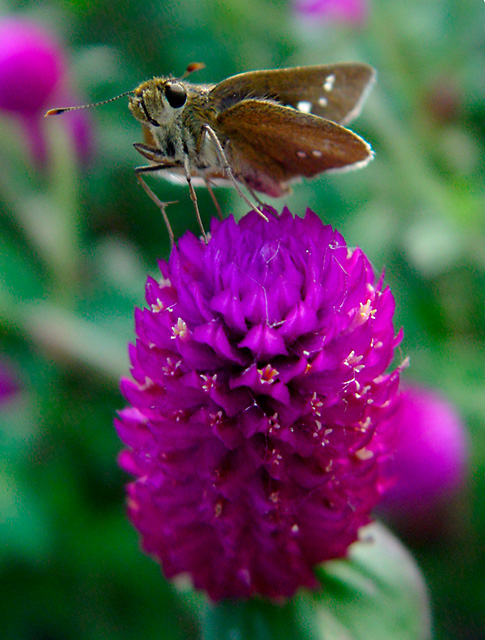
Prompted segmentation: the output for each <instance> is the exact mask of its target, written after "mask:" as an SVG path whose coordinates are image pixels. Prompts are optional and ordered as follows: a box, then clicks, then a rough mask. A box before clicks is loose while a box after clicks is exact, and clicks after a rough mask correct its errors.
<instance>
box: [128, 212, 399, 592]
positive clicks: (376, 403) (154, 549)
mask: <svg viewBox="0 0 485 640" xmlns="http://www.w3.org/2000/svg"><path fill="white" fill-rule="evenodd" d="M267 213H268V215H269V217H270V220H269V222H265V221H264V220H263V219H262V218H261V217H260V216H259V215H257V213H256V212H254V211H252V212H251V213H249V214H248V215H247V216H246V217H244V218H243V219H242V220H241V221H240V222H239V224H236V222H235V221H234V220H233V219H232V218H228V219H226V220H224V221H223V222H218V221H217V222H216V221H215V222H213V225H212V234H211V239H210V241H209V242H208V244H207V245H206V244H204V243H203V242H201V241H200V240H199V239H197V238H196V237H194V236H193V235H192V234H190V233H186V234H185V235H184V236H183V238H182V239H181V240H180V241H179V243H178V247H175V248H174V249H173V251H172V254H171V256H170V259H169V261H168V263H166V262H164V261H162V262H160V270H161V278H160V279H159V280H155V279H153V278H149V279H148V282H147V286H146V298H147V302H148V307H147V308H145V309H143V310H137V312H136V332H137V336H138V339H137V342H136V345H133V346H132V347H131V349H130V357H131V362H132V376H133V380H131V379H124V380H123V381H122V391H123V394H124V396H125V398H126V399H127V400H128V402H129V403H130V404H131V407H130V408H127V409H124V410H123V411H121V412H120V417H119V420H117V421H116V426H117V430H118V434H119V436H120V438H121V439H122V440H123V442H124V443H125V444H126V445H127V446H128V447H129V449H127V450H125V451H124V452H123V453H122V454H121V456H120V464H121V466H122V467H123V468H124V469H125V470H126V471H128V472H130V473H131V474H133V475H134V476H135V477H136V480H135V481H134V482H132V483H131V484H129V485H128V496H129V498H128V505H129V515H130V517H131V520H132V521H133V523H134V525H135V527H136V528H137V529H138V530H139V531H140V533H141V536H142V541H143V547H144V549H145V551H146V552H148V553H150V554H153V555H154V556H156V557H157V558H158V559H159V560H160V562H161V564H162V566H163V569H164V571H165V574H166V575H167V576H168V577H173V576H175V575H177V574H180V573H184V572H185V573H188V574H190V575H191V577H192V579H193V583H194V585H195V587H196V588H200V589H204V590H206V591H207V592H208V593H209V595H210V597H211V598H212V599H214V600H218V599H221V598H230V597H248V596H250V595H251V594H253V593H259V594H263V595H265V596H268V597H273V598H276V597H279V596H290V595H291V594H293V593H294V591H295V590H296V589H297V588H298V587H300V586H307V587H316V586H317V583H316V580H315V578H314V575H313V572H312V567H313V566H314V565H316V564H317V563H320V562H322V561H323V560H327V559H329V558H336V557H339V556H343V555H345V553H346V551H347V548H348V546H349V545H350V544H351V543H352V542H353V541H354V540H355V539H356V538H357V532H358V529H359V528H360V527H361V526H362V525H364V524H366V523H367V522H368V521H369V512H370V510H371V509H372V507H373V506H374V505H375V504H376V503H377V501H378V499H379V495H380V490H381V482H382V478H381V473H380V470H381V461H382V459H383V457H385V455H386V453H387V450H388V440H389V433H388V431H389V429H388V425H389V424H390V420H389V418H390V417H391V416H392V412H393V411H394V407H395V405H396V403H397V387H398V382H399V372H398V371H394V372H392V373H386V369H387V367H388V365H389V363H390V361H391V358H392V355H393V350H394V348H395V346H396V345H397V344H398V342H399V340H400V336H397V337H395V336H394V330H393V325H392V317H393V313H394V299H393V297H392V294H391V292H390V290H389V289H388V288H383V283H382V279H380V280H378V281H377V282H376V281H375V278H374V273H373V271H372V268H371V266H370V264H369V262H368V260H367V258H366V257H365V255H364V254H363V253H362V251H361V250H360V249H350V248H348V247H347V245H346V244H345V241H344V239H343V238H342V236H341V235H340V234H339V233H338V232H336V231H333V230H332V228H331V227H330V226H324V225H323V223H322V222H321V221H320V219H319V218H318V217H317V216H316V215H315V214H314V213H312V212H311V211H307V213H306V216H305V218H293V217H292V216H291V214H290V212H289V211H288V210H287V209H285V210H284V211H283V214H282V215H281V217H279V218H278V217H276V216H275V215H274V212H273V211H272V210H267Z"/></svg>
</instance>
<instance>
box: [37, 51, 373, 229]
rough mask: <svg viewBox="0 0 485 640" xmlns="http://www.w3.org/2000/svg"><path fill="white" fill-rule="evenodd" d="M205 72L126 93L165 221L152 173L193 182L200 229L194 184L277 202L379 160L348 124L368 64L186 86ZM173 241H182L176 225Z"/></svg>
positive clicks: (366, 80)
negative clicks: (327, 176)
mask: <svg viewBox="0 0 485 640" xmlns="http://www.w3.org/2000/svg"><path fill="white" fill-rule="evenodd" d="M201 67H203V65H201V64H192V65H189V67H188V68H187V72H186V74H185V75H184V76H183V77H182V78H172V77H160V78H153V79H151V80H147V81H146V82H143V83H142V84H140V85H139V86H138V87H137V88H136V89H135V90H134V91H130V92H127V93H126V94H123V95H128V96H129V109H130V111H131V113H132V115H133V116H134V117H135V118H136V120H138V121H139V122H140V123H141V124H142V125H143V129H144V137H145V142H144V143H136V144H135V145H134V146H135V148H136V150H137V151H138V152H139V153H140V154H141V155H142V156H143V157H144V158H146V159H147V160H149V162H150V164H149V165H146V166H141V167H137V168H136V169H135V172H136V175H137V177H138V179H139V180H140V182H141V184H142V186H143V187H144V189H145V190H146V191H147V193H149V195H150V197H151V198H152V199H153V200H154V201H155V203H156V204H157V205H158V206H160V207H161V208H162V212H163V213H164V217H165V218H166V216H165V211H164V207H165V205H164V203H162V202H160V200H159V199H158V198H157V197H156V196H155V194H154V193H153V192H152V191H151V189H150V188H149V187H148V185H146V183H145V182H144V181H143V179H142V175H143V174H144V173H152V172H157V173H160V174H161V175H163V176H165V177H167V178H169V179H180V178H182V179H184V180H186V181H187V183H188V186H189V190H190V195H191V198H192V200H193V202H194V205H195V209H196V213H197V217H198V220H199V224H201V221H200V214H199V210H198V206H197V198H196V195H195V191H194V188H193V183H194V182H195V183H200V182H201V183H203V184H205V185H206V186H207V187H208V188H209V191H210V193H211V196H213V192H212V189H211V184H214V183H216V184H217V183H221V182H223V183H224V182H226V183H227V182H229V183H232V184H233V186H234V187H235V188H236V189H237V191H238V193H239V194H240V195H241V197H242V198H243V199H244V200H245V201H246V202H247V203H248V204H249V205H250V206H251V207H254V203H252V202H251V201H250V200H249V199H248V198H247V196H246V195H245V194H244V192H243V191H241V189H240V187H239V184H242V185H244V186H245V187H246V188H247V189H248V190H249V192H250V193H252V195H253V196H254V197H255V198H256V196H255V193H254V192H261V193H264V194H267V195H269V196H272V197H278V196H283V195H285V194H287V193H288V192H289V191H290V186H289V185H290V183H291V182H292V181H293V180H295V179H298V178H301V177H306V178H312V177H313V176H316V175H318V174H319V173H322V172H324V171H329V170H339V169H340V170H342V169H349V168H357V167H362V166H364V165H365V164H367V162H369V160H371V158H372V155H373V154H372V150H371V148H370V146H369V145H368V144H367V143H366V142H365V141H364V140H363V139H362V138H361V137H359V136H358V135H356V134H355V133H353V132H352V131H350V130H349V129H347V128H346V126H344V125H346V124H347V123H348V122H350V121H351V120H352V119H353V118H355V117H356V116H357V115H358V114H359V112H360V110H361V107H362V104H363V102H364V100H365V98H366V96H367V93H368V91H369V89H370V87H371V86H372V84H373V82H374V79H375V71H374V69H372V67H370V66H369V65H366V64H362V63H337V64H328V65H315V66H308V67H293V68H289V69H274V70H267V71H249V72H247V73H241V74H239V75H235V76H232V77H230V78H227V79H226V80H223V81H222V82H219V83H218V84H195V83H192V82H188V81H187V80H185V77H186V76H187V75H188V74H189V73H191V72H192V71H195V70H196V69H200V68H201ZM117 97H121V96H117ZM113 99H116V98H113ZM98 104H99V103H98ZM88 106H89V105H88ZM72 108H73V107H70V108H69V107H68V108H67V109H53V110H51V111H49V112H48V113H47V114H46V115H53V114H58V113H63V112H64V111H67V110H70V109H72ZM74 108H76V107H74ZM238 183H239V184H238ZM213 199H214V198H213ZM214 200H215V199H214ZM215 202H216V201H215ZM216 206H217V208H218V211H220V210H219V207H218V205H217V202H216ZM256 208H257V209H258V207H256ZM258 211H259V213H260V214H261V215H262V216H263V217H265V216H264V213H263V212H262V211H260V210H259V209H258ZM167 222H168V221H167ZM168 226H169V225H168ZM201 228H202V224H201ZM169 234H170V237H171V240H173V234H172V233H171V229H170V226H169Z"/></svg>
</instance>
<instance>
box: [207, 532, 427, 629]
mask: <svg viewBox="0 0 485 640" xmlns="http://www.w3.org/2000/svg"><path fill="white" fill-rule="evenodd" d="M317 577H318V579H319V581H320V583H321V585H322V589H321V590H319V591H317V592H308V591H302V592H300V593H299V594H297V595H296V596H295V597H294V598H293V599H292V600H291V601H289V602H287V603H285V604H281V605H279V604H271V603H268V602H266V601H263V600H260V599H253V600H250V601H248V602H223V603H220V604H217V605H211V606H209V607H208V608H207V610H206V612H205V617H204V620H203V623H202V638H203V640H226V639H227V640H271V639H272V638H274V639H276V638H292V640H297V639H299V638H301V639H304V640H309V639H311V640H381V639H382V640H389V638H392V640H426V639H428V638H430V636H431V630H430V627H431V622H430V613H429V602H428V596H427V591H426V587H425V584H424V581H423V578H422V576H421V573H420V571H419V569H418V567H417V565H416V564H415V562H414V560H413V558H412V556H411V555H410V553H409V552H408V551H407V550H406V549H405V548H404V547H403V546H402V545H401V543H400V542H399V541H398V540H397V539H396V538H395V537H394V536H393V535H392V534H391V533H390V532H389V531H388V530H387V529H385V528H384V527H383V526H382V525H380V524H373V525H370V526H368V527H366V528H365V529H363V530H362V532H361V536H360V541H359V542H356V543H355V544H354V545H352V547H351V549H350V554H349V557H348V558H346V559H343V560H333V561H331V562H326V563H324V564H323V565H321V566H320V567H319V568H318V569H317Z"/></svg>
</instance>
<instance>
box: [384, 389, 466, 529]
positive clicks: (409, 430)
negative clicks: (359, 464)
mask: <svg viewBox="0 0 485 640" xmlns="http://www.w3.org/2000/svg"><path fill="white" fill-rule="evenodd" d="M395 422H396V429H395V437H396V442H395V452H394V454H393V456H392V458H390V459H389V461H388V463H387V464H388V466H389V468H388V473H389V476H391V477H392V478H393V486H392V487H391V488H390V490H389V491H388V492H386V495H385V496H384V499H383V501H382V505H381V506H382V507H383V509H384V510H385V511H387V512H390V513H391V514H396V515H397V516H398V517H399V518H400V519H402V518H409V517H411V518H412V519H413V520H415V519H416V518H417V517H419V516H421V515H423V516H425V517H426V516H427V515H428V514H429V512H430V510H432V509H433V507H436V506H438V505H439V503H440V502H441V501H442V500H443V498H445V497H446V496H449V495H450V494H452V493H453V492H454V491H456V490H457V489H458V488H459V487H460V486H462V485H463V482H464V479H465V476H466V468H467V461H468V445H467V437H466V432H465V428H464V425H463V422H462V420H461V418H460V416H459V415H458V413H457V411H456V409H455V408H454V407H453V405H451V404H450V403H449V402H448V401H447V400H446V399H445V398H443V397H442V396H440V395H439V394H438V393H436V392H435V391H430V390H428V389H423V388H418V387H410V388H407V389H406V391H405V392H403V394H402V397H401V400H400V403H399V407H398V410H397V411H396V413H395Z"/></svg>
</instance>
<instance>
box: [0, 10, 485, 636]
mask: <svg viewBox="0 0 485 640" xmlns="http://www.w3.org/2000/svg"><path fill="white" fill-rule="evenodd" d="M25 20H28V21H29V24H30V25H31V26H32V25H38V27H32V29H33V31H32V30H30V31H29V29H30V27H29V28H28V29H27V30H26V27H25V26H24V23H23V22H19V21H25ZM484 27H485V4H484V3H483V2H482V1H481V0H428V1H427V2H420V1H419V0H408V1H407V2H402V1H401V0H368V1H367V2H364V1H363V0H362V1H360V2H359V1H357V0H353V1H351V0H347V1H344V0H341V1H338V0H334V1H330V2H329V1H321V2H317V1H315V2H313V3H312V2H308V1H306V2H304V1H303V0H300V2H299V3H298V4H297V5H296V4H292V2H291V0H288V1H287V2H285V1H283V0H273V1H270V0H244V1H243V0H229V1H225V2H224V1H222V0H205V1H204V2H202V1H199V0H192V1H191V0H186V1H176V0H172V1H170V2H167V1H165V0H146V1H145V2H139V1H138V0H120V1H119V2H114V1H113V0H102V1H99V2H91V1H90V0H77V1H69V0H57V1H56V0H50V2H39V1H38V0H35V1H31V2H29V1H28V0H25V1H22V2H13V1H10V2H6V1H5V0H0V139H1V143H0V247H1V248H0V314H1V321H0V331H1V332H0V341H1V342H0V455H1V457H0V636H1V637H2V638H5V639H9V640H10V639H11V640H71V639H73V640H77V639H78V638H79V639H80V638H82V639H83V640H95V639H98V638H99V639H101V638H112V639H118V638H119V639H122V638H123V639H124V638H130V639H137V638H140V639H141V638H143V640H149V639H151V638H162V637H163V638H165V637H166V638H170V639H172V638H181V639H182V638H196V637H197V629H196V621H195V618H194V615H193V610H190V609H189V608H187V607H186V606H185V604H184V602H183V601H181V600H180V598H179V597H178V596H177V592H176V591H175V589H174V587H173V586H172V585H170V584H168V583H167V582H166V581H165V580H164V579H163V577H162V576H161V573H160V570H159V567H158V566H157V565H156V563H154V562H153V561H152V560H151V559H149V558H148V557H146V556H144V555H143V554H142V553H141V552H140V551H139V545H138V539H137V535H136V532H135V531H134V530H133V529H132V528H131V526H130V525H129V523H128V521H127V519H126V517H125V512H124V504H123V503H124V490H123V485H124V483H125V482H126V481H127V478H126V477H125V476H124V474H123V473H122V472H121V471H120V470H119V469H118V467H117V464H116V456H117V454H118V451H119V450H120V443H119V441H118V439H117V436H116V434H115V431H114V429H113V426H112V420H113V416H114V414H115V411H116V409H117V408H120V407H121V406H122V404H123V402H122V399H121V396H120V393H119V391H118V381H119V378H120V376H121V375H126V374H127V373H128V358H127V344H128V342H129V341H130V340H132V339H133V337H134V330H133V309H134V307H135V305H142V304H143V293H144V292H143V289H144V282H145V279H146V274H147V273H149V272H150V273H154V272H155V270H156V260H157V258H158V257H167V255H168V251H169V243H168V236H167V233H166V231H165V228H164V225H163V220H162V218H161V216H160V214H159V212H158V211H157V209H156V208H155V207H154V205H153V203H152V202H151V201H150V200H149V199H148V198H147V197H146V196H145V194H144V193H143V192H142V191H141V189H140V188H139V186H138V184H137V182H136V180H135V177H134V174H133V167H134V166H136V165H138V164H140V157H139V156H138V154H137V153H136V152H135V150H134V149H133V147H132V143H133V142H136V141H140V140H141V135H140V129H139V126H138V125H137V123H136V122H135V121H134V120H133V119H132V118H131V116H130V114H129V112H128V110H127V105H126V98H125V99H121V100H119V101H115V102H113V103H111V104H108V105H105V106H103V107H100V108H98V109H92V110H88V111H82V112H78V113H77V114H76V115H72V116H65V117H63V118H54V119H53V118H51V119H48V120H45V119H43V118H42V116H43V113H44V111H45V110H46V109H47V108H51V107H57V106H66V105H69V104H83V103H87V102H94V101H98V100H104V99H107V98H110V97H112V96H115V95H117V94H119V93H122V92H123V91H126V90H128V89H132V88H134V87H135V86H136V85H137V84H138V83H139V82H141V81H142V80H144V79H147V78H149V77H151V76H153V75H163V74H170V73H173V74H174V75H180V74H182V73H183V71H184V70H185V68H186V66H187V64H188V63H190V62H197V61H201V62H205V64H206V69H204V70H203V71H200V72H198V73H197V75H196V77H195V78H194V81H200V82H217V81H219V80H222V79H224V78H225V77H227V76H229V75H231V74H234V73H238V72H241V71H245V70H250V69H258V68H259V69H261V68H272V67H282V66H294V65H305V64H317V63H323V62H334V61H345V60H359V61H363V62H368V63H370V64H372V65H373V66H374V67H375V68H376V69H377V70H378V74H379V75H378V83H377V85H376V86H375V87H374V89H373V91H372V94H371V95H370V97H369V100H368V102H367V103H366V106H365V108H364V111H363V114H362V115H361V116H360V117H359V119H358V120H357V121H356V122H355V123H353V125H352V128H353V129H354V130H355V131H357V132H358V133H359V134H361V135H362V136H363V137H365V138H366V139H367V140H368V141H369V142H370V143H371V144H372V146H373V148H374V150H375V152H376V158H375V160H374V161H373V162H372V163H371V164H370V165H369V166H368V167H366V168H365V169H364V170H362V171H359V172H354V173H345V174H338V175H337V174H336V175H331V176H329V177H325V176H321V177H319V178H318V179H316V180H315V181H313V182H312V183H306V184H301V185H299V186H297V188H296V189H295V192H294V194H293V195H291V196H290V197H288V198H287V199H286V200H285V202H286V203H287V204H288V205H289V206H290V208H291V210H292V211H293V212H294V213H295V214H299V215H302V214H303V213H304V211H305V208H306V207H307V206H310V207H311V208H312V209H314V210H315V211H316V212H317V213H318V214H319V215H320V216H321V217H322V219H324V220H325V221H326V222H328V223H330V224H332V225H334V226H335V227H337V228H338V229H339V230H340V231H341V232H342V233H343V235H344V236H345V238H346V240H347V242H348V244H350V245H357V244H358V245H359V246H361V247H362V248H363V249H364V251H365V252H366V253H367V255H368V256H369V257H370V259H371V260H372V262H373V264H374V265H375V268H376V270H377V271H381V270H382V269H384V268H385V272H386V279H387V282H388V283H389V284H390V286H391V288H392V290H393V293H394V296H395V297H396V300H397V312H396V324H397V326H400V325H402V326H403V327H404V331H405V339H404V341H403V343H402V345H401V354H400V357H401V358H402V359H404V358H405V357H407V356H409V358H410V363H411V366H410V367H409V369H408V370H407V371H406V372H405V374H404V376H403V377H404V379H405V380H407V381H409V382H410V383H413V384H418V385H423V386H424V387H427V388H432V389H435V390H437V391H438V393H440V394H441V395H442V396H443V397H445V398H446V399H447V400H448V401H449V402H451V403H452V404H453V405H454V406H455V407H456V411H457V413H458V415H459V416H460V418H458V421H461V424H460V427H458V428H459V429H462V430H463V438H466V441H467V443H468V458H467V462H466V467H465V468H463V460H462V457H461V458H460V459H459V460H458V461H457V463H456V464H457V465H461V466H460V469H459V470H458V472H457V474H456V476H457V477H459V478H460V481H459V482H458V481H457V482H456V486H453V487H451V488H450V487H448V488H447V491H446V493H443V495H441V496H440V497H439V499H436V500H434V501H433V500H432V501H431V502H430V506H429V508H427V509H426V511H425V513H424V514H423V513H422V510H421V511H420V510H419V509H416V512H415V513H414V511H413V509H412V507H411V508H409V505H408V508H407V509H403V510H399V508H398V509H397V511H396V510H395V511H394V513H389V512H384V513H383V517H385V518H387V520H388V521H389V523H390V526H391V527H392V528H393V529H394V531H395V532H396V533H397V534H398V535H400V537H401V539H402V540H404V541H405V543H406V544H407V545H408V547H409V548H410V549H411V551H412V552H413V554H414V556H415V557H416V558H417V560H418V562H419V565H420V567H421V569H422V571H423V573H424V576H425V579H426V581H427V584H428V586H429V590H430V594H431V600H432V607H433V616H434V628H435V637H436V638H438V639H442V640H465V639H467V640H478V639H479V638H485V620H484V610H485V582H484V575H485V502H484V500H483V497H484V494H485V473H484V471H485V349H484V336H485V307H484V300H485V270H484V268H485V192H484V187H483V179H484V176H485V161H484V158H485V156H484V134H485V96H484V88H485V28H484ZM38 28H40V29H41V30H42V31H41V32H38V31H37V29H38ZM2 29H3V30H2ZM19 43H20V44H22V43H23V44H24V45H25V49H26V51H27V53H26V54H25V56H24V58H22V59H20V58H16V60H15V62H12V56H11V52H12V50H13V49H15V47H18V46H20V45H19ZM29 47H30V49H29ZM43 47H44V49H43ZM45 50H47V51H48V55H47V54H46V55H44V54H43V53H42V51H44V53H45ZM29 52H30V53H29ZM49 52H50V53H49ZM43 56H44V57H43ZM12 87H13V88H12ZM16 96H17V98H18V99H17V98H16ZM150 184H151V185H152V186H153V188H154V189H155V191H156V192H157V194H158V195H159V196H160V197H161V199H163V200H165V201H172V200H178V201H179V202H178V204H177V205H174V206H172V207H171V208H170V209H169V215H170V218H171V221H172V224H173V227H174V231H175V234H176V236H177V237H178V236H180V235H181V234H182V233H183V232H184V231H185V230H186V229H187V228H189V229H192V230H193V231H194V232H196V233H197V232H198V230H197V226H196V221H195V216H194V213H193V209H192V205H191V203H190V200H189V197H188V191H187V189H186V188H183V187H179V186H175V185H170V184H169V183H166V182H163V181H157V180H152V181H151V182H150ZM218 198H219V200H220V202H221V205H222V207H223V209H224V210H225V211H231V212H233V213H234V214H235V215H237V216H240V215H243V214H244V213H245V211H246V206H245V204H244V202H242V201H241V200H239V199H238V198H237V196H236V195H235V194H234V193H233V192H232V191H231V190H219V191H218ZM199 203H200V208H201V210H202V212H203V216H204V220H205V222H206V224H208V221H209V219H210V217H211V216H212V215H213V213H214V209H213V205H212V203H211V201H210V199H209V197H208V195H207V194H206V193H205V192H204V191H202V190H200V191H199ZM276 204H277V206H281V205H282V203H281V202H279V203H276ZM436 437H437V438H439V429H438V430H437V435H436ZM453 455H454V452H453V450H451V451H450V452H449V456H450V457H451V459H453ZM460 455H461V454H460ZM458 457H459V456H458ZM410 473H412V472H410ZM424 497H425V496H424ZM418 512H419V514H420V515H419V516H418V515H417V514H418Z"/></svg>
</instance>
